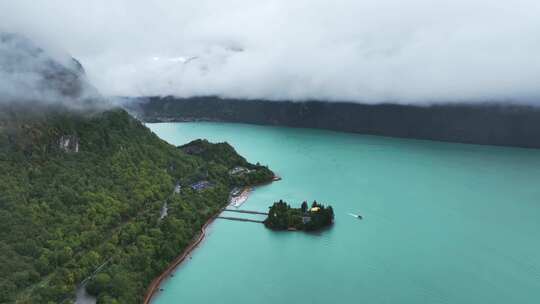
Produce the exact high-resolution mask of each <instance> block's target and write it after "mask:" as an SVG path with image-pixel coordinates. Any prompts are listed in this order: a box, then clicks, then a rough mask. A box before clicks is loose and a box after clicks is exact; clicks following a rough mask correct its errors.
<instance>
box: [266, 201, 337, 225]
mask: <svg viewBox="0 0 540 304" xmlns="http://www.w3.org/2000/svg"><path fill="white" fill-rule="evenodd" d="M269 209H270V210H269V211H268V217H267V218H266V219H265V220H264V225H265V226H266V227H267V228H270V229H272V230H293V231H295V230H306V231H314V230H319V229H321V228H324V227H327V226H330V225H332V224H333V222H334V210H333V209H332V206H325V205H323V204H319V203H317V202H316V201H314V202H313V203H312V204H311V207H308V203H307V202H305V201H304V202H303V203H302V205H301V206H300V208H292V207H291V206H290V205H289V204H287V203H286V202H284V201H283V200H280V201H279V202H275V203H274V204H273V205H272V206H271V207H270V208H269Z"/></svg>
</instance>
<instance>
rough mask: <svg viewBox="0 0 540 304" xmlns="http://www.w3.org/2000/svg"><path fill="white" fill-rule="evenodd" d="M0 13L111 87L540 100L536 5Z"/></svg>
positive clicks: (79, 6) (205, 1)
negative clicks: (78, 61) (58, 49)
mask: <svg viewBox="0 0 540 304" xmlns="http://www.w3.org/2000/svg"><path fill="white" fill-rule="evenodd" d="M0 12H1V13H0V14H1V15H0V16H1V20H2V24H1V25H2V27H4V28H5V29H6V30H9V31H14V32H21V33H25V34H26V35H28V36H29V37H31V38H32V39H37V40H38V41H40V42H41V41H45V42H46V43H47V44H49V45H52V46H56V47H58V48H61V49H65V50H67V51H68V52H69V53H70V54H72V55H73V56H74V57H76V58H78V59H80V60H81V62H82V63H83V64H84V65H85V67H86V69H87V73H88V77H89V78H90V79H91V80H92V83H94V84H95V85H96V87H97V88H98V89H99V90H100V91H101V92H102V93H103V94H106V95H123V96H149V95H152V96H166V95H173V96H178V97H192V96H221V97H228V98H247V99H266V100H294V101H298V100H323V101H348V102H358V103H389V102H390V103H401V104H431V103H463V102H467V103H473V102H474V103H479V102H480V103H482V102H486V101H488V102H512V103H526V104H538V101H539V99H538V97H539V95H540V94H539V90H538V88H539V87H540V56H539V55H538V54H540V40H539V39H538V37H539V36H540V18H538V14H539V12H540V2H538V1H536V0H516V1H511V2H508V1H489V0H455V1H428V0H408V1H406V2H403V1H401V0H377V1H375V0H368V1H347V0H344V1H324V0H300V1H286V0H270V1H247V0H233V1H217V0H202V1H188V0H182V1H172V0H169V1H167V0H162V1H156V2H151V3H150V2H146V1H127V0H120V1H114V2H113V3H111V2H110V1H105V0H95V1H91V2H87V3H80V2H75V1H68V0H56V1H46V2H43V3H40V5H36V4H35V1H29V0H20V1H3V2H2V3H0ZM58 12H62V13H61V14H59V13H58ZM66 24H69V26H66Z"/></svg>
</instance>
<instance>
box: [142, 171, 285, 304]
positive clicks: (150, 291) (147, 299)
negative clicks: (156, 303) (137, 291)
mask: <svg viewBox="0 0 540 304" xmlns="http://www.w3.org/2000/svg"><path fill="white" fill-rule="evenodd" d="M278 180H281V177H280V176H277V175H274V176H273V177H272V179H271V180H270V181H269V182H266V183H261V184H259V185H254V186H251V187H247V188H250V189H251V191H253V190H255V188H256V187H258V186H264V185H268V184H271V183H272V182H274V181H278ZM228 206H229V202H227V205H225V206H223V207H222V208H220V209H219V211H218V212H216V214H214V215H213V216H211V217H210V218H209V219H208V220H207V221H206V222H205V223H204V225H203V226H202V227H201V232H200V233H199V235H198V236H197V237H196V239H195V240H194V241H193V242H192V243H191V244H190V245H189V246H188V247H187V248H186V249H184V251H183V252H182V253H181V254H180V255H179V256H177V257H176V258H175V259H174V260H173V261H172V262H171V264H169V266H167V268H166V269H165V270H164V271H163V272H162V273H161V274H160V275H159V276H158V277H157V278H155V279H154V280H153V281H152V282H151V283H150V285H149V286H148V288H147V290H146V293H145V295H144V300H143V304H150V303H151V302H152V298H153V297H154V295H155V294H156V291H157V290H158V289H159V286H160V285H161V283H163V281H164V280H165V279H166V278H167V277H169V276H170V274H171V273H172V272H173V271H174V270H175V269H176V268H177V267H178V266H180V264H182V262H184V260H185V259H186V257H187V256H188V255H189V254H190V253H191V252H192V251H193V250H195V248H197V246H198V245H199V244H200V243H201V242H202V241H203V240H204V237H205V236H206V228H208V226H210V224H212V222H214V220H215V219H216V218H217V217H218V216H219V215H220V214H221V213H222V212H223V210H224V209H226V208H227V207H228Z"/></svg>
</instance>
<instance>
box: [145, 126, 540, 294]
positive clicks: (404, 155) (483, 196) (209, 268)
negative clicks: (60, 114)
mask: <svg viewBox="0 0 540 304" xmlns="http://www.w3.org/2000/svg"><path fill="white" fill-rule="evenodd" d="M147 126H148V127H150V128H151V129H152V130H153V131H154V132H155V133H156V134H158V135H159V136H160V137H161V138H163V139H164V140H166V141H168V142H170V143H172V144H175V145H180V144H184V143H187V142H188V141H191V140H193V139H196V138H206V139H208V140H210V141H212V142H223V141H227V142H229V143H230V144H231V145H233V146H234V147H235V148H236V150H237V151H238V152H239V153H240V154H242V155H243V156H245V157H246V158H247V159H248V160H249V161H251V162H260V163H261V164H267V165H269V167H270V168H271V169H272V170H274V171H275V172H276V173H277V174H279V175H280V176H281V177H282V178H283V180H282V181H279V182H276V183H273V184H271V185H268V186H264V187H260V188H257V189H256V190H255V191H254V192H253V193H252V195H251V196H250V198H249V200H248V201H247V202H246V203H245V204H244V205H243V206H242V207H241V208H242V209H248V210H260V211H266V210H267V208H268V206H269V205H271V204H272V202H274V201H276V200H279V199H284V200H286V201H288V202H289V203H291V204H292V205H299V204H300V203H301V202H302V201H303V200H308V201H313V200H314V199H316V200H317V201H319V202H323V203H329V204H331V205H332V206H333V207H334V211H335V215H336V218H335V225H334V226H333V227H332V228H330V229H328V230H326V231H322V232H320V233H316V234H307V233H302V232H273V231H270V230H267V229H266V228H264V226H263V225H261V224H256V223H247V222H233V221H227V220H220V219H218V220H216V221H215V222H214V223H213V224H212V225H211V227H210V228H209V233H208V236H207V238H206V239H205V240H204V241H203V243H202V244H201V245H200V246H199V247H198V248H197V249H196V250H195V251H194V252H193V254H192V259H190V260H188V261H187V262H186V263H184V264H183V265H181V266H180V267H179V268H178V269H177V271H176V273H175V275H174V277H172V278H170V279H169V280H167V281H166V282H165V283H164V284H163V285H162V288H164V291H162V292H158V295H157V296H156V297H155V300H154V303H157V304H169V303H231V304H233V303H234V304H248V303H250V304H251V303H262V304H266V303H268V304H270V303H272V304H275V303H301V304H312V303H321V304H322V303H324V304H328V303H370V304H374V303H411V304H419V303H452V304H459V303H475V304H481V303H491V304H494V303H505V304H508V303H540V151H538V150H529V149H516V148H503V147H490V146H477V145H464V144H451V143H439V142H430V141H419V140H404V139H394V138H385V137H376V136H365V135H358V134H345V133H335V132H329V131H322V130H310V129H292V128H281V127H269V126H253V125H244V124H226V123H163V124H148V125H147ZM349 213H359V214H361V215H363V216H364V219H363V220H358V219H356V218H354V217H352V216H350V215H349ZM235 215H237V214H235ZM249 217H250V218H257V216H249ZM259 218H260V217H259Z"/></svg>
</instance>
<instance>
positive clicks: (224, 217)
mask: <svg viewBox="0 0 540 304" xmlns="http://www.w3.org/2000/svg"><path fill="white" fill-rule="evenodd" d="M223 211H224V212H225V211H227V212H236V213H244V214H258V215H268V213H267V212H261V211H253V210H237V209H223ZM217 218H218V219H224V220H230V221H239V222H251V223H259V224H262V223H264V222H263V221H261V220H254V219H249V218H243V217H232V216H223V215H219V216H218V217H217Z"/></svg>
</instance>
